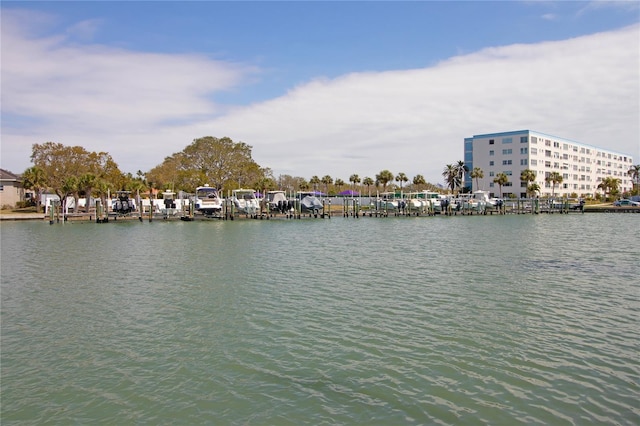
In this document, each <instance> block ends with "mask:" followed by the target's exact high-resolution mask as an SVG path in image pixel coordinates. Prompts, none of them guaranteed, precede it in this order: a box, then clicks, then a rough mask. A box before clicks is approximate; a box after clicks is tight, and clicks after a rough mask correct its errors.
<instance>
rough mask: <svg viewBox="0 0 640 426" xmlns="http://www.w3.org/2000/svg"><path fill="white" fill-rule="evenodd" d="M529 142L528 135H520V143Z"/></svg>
mask: <svg viewBox="0 0 640 426" xmlns="http://www.w3.org/2000/svg"><path fill="white" fill-rule="evenodd" d="M527 142H529V138H528V137H527V136H520V143H527Z"/></svg>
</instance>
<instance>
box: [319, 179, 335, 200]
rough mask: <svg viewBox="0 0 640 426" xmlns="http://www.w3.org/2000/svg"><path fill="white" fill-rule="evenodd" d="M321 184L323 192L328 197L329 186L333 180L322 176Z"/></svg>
mask: <svg viewBox="0 0 640 426" xmlns="http://www.w3.org/2000/svg"><path fill="white" fill-rule="evenodd" d="M321 182H322V183H323V184H324V192H325V193H326V194H327V195H329V185H331V184H332V183H333V178H332V177H331V176H329V175H324V176H323V177H322V180H321Z"/></svg>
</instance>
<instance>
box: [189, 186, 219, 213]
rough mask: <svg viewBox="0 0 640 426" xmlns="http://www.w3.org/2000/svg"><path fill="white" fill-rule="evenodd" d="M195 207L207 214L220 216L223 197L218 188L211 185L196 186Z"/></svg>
mask: <svg viewBox="0 0 640 426" xmlns="http://www.w3.org/2000/svg"><path fill="white" fill-rule="evenodd" d="M195 209H196V211H197V212H199V213H201V214H203V215H205V216H218V215H220V214H221V213H222V199H221V198H220V196H219V195H218V190H217V189H215V188H212V187H210V186H209V185H205V186H199V187H197V188H196V195H195Z"/></svg>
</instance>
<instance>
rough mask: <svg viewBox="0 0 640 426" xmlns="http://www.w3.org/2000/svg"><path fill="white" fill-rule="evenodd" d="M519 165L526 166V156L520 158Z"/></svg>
mask: <svg viewBox="0 0 640 426" xmlns="http://www.w3.org/2000/svg"><path fill="white" fill-rule="evenodd" d="M520 165H521V166H526V165H527V159H526V158H521V159H520Z"/></svg>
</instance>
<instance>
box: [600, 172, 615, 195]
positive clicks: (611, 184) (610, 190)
mask: <svg viewBox="0 0 640 426" xmlns="http://www.w3.org/2000/svg"><path fill="white" fill-rule="evenodd" d="M619 185H620V179H616V178H614V177H613V176H607V177H606V178H604V179H602V182H600V183H599V184H598V189H602V190H603V191H604V194H605V197H608V196H610V195H613V194H617V193H618V186H619Z"/></svg>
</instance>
